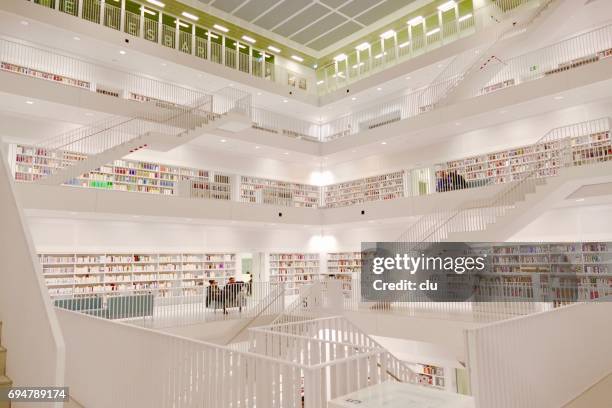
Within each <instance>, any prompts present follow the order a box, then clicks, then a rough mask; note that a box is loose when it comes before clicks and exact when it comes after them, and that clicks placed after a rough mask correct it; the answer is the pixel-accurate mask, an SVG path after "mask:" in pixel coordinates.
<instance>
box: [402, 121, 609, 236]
mask: <svg viewBox="0 0 612 408" xmlns="http://www.w3.org/2000/svg"><path fill="white" fill-rule="evenodd" d="M591 125H592V126H593V127H595V129H594V131H595V132H597V131H602V130H601V129H604V131H605V130H608V131H609V130H610V120H609V119H608V118H601V119H596V120H592V121H586V122H581V123H578V124H574V125H568V126H561V127H558V128H555V129H552V130H550V131H549V132H547V133H546V134H545V135H544V136H542V137H541V138H540V139H538V140H537V141H536V142H535V143H533V144H531V145H530V146H539V145H543V146H545V148H544V151H547V150H548V151H552V150H549V149H547V148H546V145H547V144H549V143H553V142H559V148H557V149H556V152H557V153H560V154H558V156H557V159H559V158H560V160H561V161H560V163H559V164H558V166H557V167H558V168H562V167H567V166H569V165H570V162H569V160H570V159H571V160H573V158H571V157H570V156H571V151H570V150H571V145H570V144H569V139H568V138H567V137H564V135H560V136H559V135H558V134H559V133H565V131H566V130H567V129H576V128H579V129H580V128H582V127H586V128H588V129H587V132H589V131H591V128H590V127H591ZM587 134H588V133H587ZM553 163H554V160H553ZM541 170H542V168H540V167H538V166H534V168H533V169H531V170H530V171H528V172H526V173H524V174H523V176H522V178H521V179H520V180H518V181H516V182H513V183H511V184H510V185H509V186H508V188H506V189H504V190H502V191H500V192H498V193H497V194H495V196H494V197H493V198H491V199H489V200H487V199H483V200H475V201H471V202H468V203H465V204H463V205H461V206H460V207H459V208H458V209H457V210H454V211H452V212H451V214H450V216H449V217H448V218H444V215H446V214H447V213H448V212H447V211H443V212H438V213H434V214H428V215H425V216H423V217H421V219H419V221H417V222H416V223H415V224H413V225H412V226H411V227H410V228H409V229H408V230H406V231H405V232H404V233H403V234H402V235H401V236H400V237H399V239H398V241H399V242H407V243H412V244H416V245H422V244H424V243H426V242H439V241H436V240H441V239H443V235H440V234H444V231H442V229H443V228H444V227H446V226H448V225H449V224H450V223H451V222H452V221H454V220H456V219H457V217H459V216H461V215H463V214H466V213H467V212H469V211H472V210H480V211H485V212H489V211H491V210H493V213H490V214H478V216H477V217H475V219H476V222H474V221H473V220H471V223H470V222H468V224H469V227H470V228H480V227H482V226H483V220H484V219H486V216H491V215H492V216H497V215H503V214H504V213H505V210H506V209H507V208H508V207H512V206H514V203H515V201H516V200H517V199H518V198H517V197H516V193H518V194H519V195H522V194H524V193H525V192H526V191H527V189H528V188H529V187H531V186H526V184H527V183H528V182H533V181H536V180H541V178H540V177H538V173H539V172H540V171H541ZM500 204H501V205H502V206H501V208H498V207H497V206H499V205H500ZM441 216H442V218H440V217H441ZM440 219H441V223H439V224H436V222H437V221H438V220H440ZM432 221H433V226H431V224H432ZM465 226H468V225H467V224H466V225H465ZM469 230H471V229H467V230H465V231H469ZM421 232H423V234H421V235H418V234H419V233H421ZM450 232H454V231H450ZM432 240H433V241H432Z"/></svg>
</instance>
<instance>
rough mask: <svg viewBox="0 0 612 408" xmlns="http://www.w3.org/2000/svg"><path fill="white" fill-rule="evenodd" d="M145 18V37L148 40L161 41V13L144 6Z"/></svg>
mask: <svg viewBox="0 0 612 408" xmlns="http://www.w3.org/2000/svg"><path fill="white" fill-rule="evenodd" d="M142 12H143V15H144V20H143V22H142V29H143V38H144V39H145V40H147V41H152V42H158V41H159V18H160V13H159V12H157V11H155V10H153V9H151V8H147V7H144V6H143V7H142Z"/></svg>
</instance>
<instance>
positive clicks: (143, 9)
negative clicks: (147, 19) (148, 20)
mask: <svg viewBox="0 0 612 408" xmlns="http://www.w3.org/2000/svg"><path fill="white" fill-rule="evenodd" d="M140 9H141V10H142V11H143V12H144V13H145V14H150V15H152V16H156V15H157V13H156V12H154V11H152V10H149V9H148V8H146V7H145V6H142V7H140Z"/></svg>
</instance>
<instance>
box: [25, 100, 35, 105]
mask: <svg viewBox="0 0 612 408" xmlns="http://www.w3.org/2000/svg"><path fill="white" fill-rule="evenodd" d="M26 103H27V104H28V105H34V101H26Z"/></svg>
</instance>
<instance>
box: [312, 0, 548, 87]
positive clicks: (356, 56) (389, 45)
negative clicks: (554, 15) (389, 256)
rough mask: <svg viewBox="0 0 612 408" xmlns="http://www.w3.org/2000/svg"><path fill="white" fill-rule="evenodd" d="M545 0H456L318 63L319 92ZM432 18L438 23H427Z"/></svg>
mask: <svg viewBox="0 0 612 408" xmlns="http://www.w3.org/2000/svg"><path fill="white" fill-rule="evenodd" d="M546 1H547V0H538V1H529V0H499V1H495V2H491V3H489V4H487V5H486V6H484V7H481V8H477V9H472V6H471V2H468V1H458V2H457V3H458V4H457V5H456V6H455V7H453V8H451V9H450V10H448V11H445V12H441V11H437V12H436V13H434V14H432V15H430V16H427V17H424V18H423V19H422V20H421V21H418V22H414V23H413V24H412V25H411V24H408V25H406V26H405V27H404V28H402V29H401V30H399V31H397V32H395V33H394V35H393V36H391V37H390V38H387V39H383V38H381V39H380V40H378V41H377V42H375V43H374V44H370V45H369V46H368V47H365V48H364V49H362V50H359V51H358V50H355V51H353V52H351V53H349V54H348V55H347V56H346V58H345V59H343V60H342V61H336V62H332V63H330V64H327V65H325V66H321V67H320V68H319V69H317V79H318V82H317V85H318V90H319V93H320V94H324V93H328V92H332V91H335V90H338V89H341V88H343V87H346V86H347V85H349V84H351V83H353V82H356V81H359V80H361V79H363V78H366V77H368V76H370V75H372V74H374V73H377V72H380V71H382V70H384V69H387V68H389V67H390V66H393V65H395V64H399V63H401V62H403V61H406V60H408V59H411V58H414V57H416V56H418V55H422V54H424V53H427V52H429V51H431V50H433V49H436V48H439V47H442V46H443V45H446V44H448V43H451V42H454V41H456V40H458V39H460V38H463V37H466V36H469V35H472V34H474V33H476V32H479V31H482V30H485V29H487V28H489V27H491V26H495V25H497V24H498V23H499V22H500V20H502V19H503V18H505V17H504V14H506V13H510V12H514V11H517V10H520V11H523V10H524V9H525V7H528V8H535V7H538V6H539V5H541V4H542V3H544V2H546ZM523 5H525V7H522V6H523ZM525 11H526V10H525ZM433 19H435V20H437V23H436V24H435V25H434V26H431V27H427V24H431V21H432V20H433ZM485 48H487V47H485Z"/></svg>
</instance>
